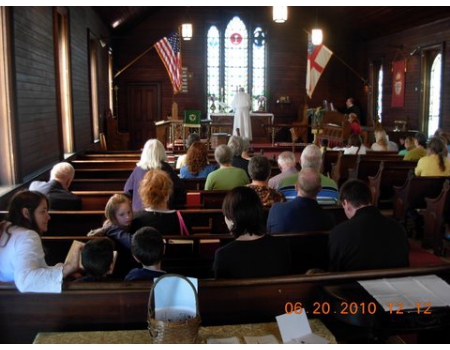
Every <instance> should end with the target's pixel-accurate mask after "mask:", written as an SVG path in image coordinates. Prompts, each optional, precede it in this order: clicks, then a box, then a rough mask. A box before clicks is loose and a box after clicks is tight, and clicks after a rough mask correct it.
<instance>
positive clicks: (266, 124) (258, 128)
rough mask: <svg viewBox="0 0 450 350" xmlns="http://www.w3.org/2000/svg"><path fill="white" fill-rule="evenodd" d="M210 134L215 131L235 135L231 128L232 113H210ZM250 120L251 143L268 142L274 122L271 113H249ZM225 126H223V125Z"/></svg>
mask: <svg viewBox="0 0 450 350" xmlns="http://www.w3.org/2000/svg"><path fill="white" fill-rule="evenodd" d="M210 119H211V125H210V134H213V133H216V132H226V133H229V134H231V135H235V134H236V131H235V130H232V129H233V120H234V114H233V113H211V114H210ZM250 121H251V125H252V135H253V140H252V142H253V143H270V142H272V135H271V133H272V131H271V125H272V124H273V122H274V115H273V114H272V113H258V112H251V113H250ZM224 126H225V127H224Z"/></svg>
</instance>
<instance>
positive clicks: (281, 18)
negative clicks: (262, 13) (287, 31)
mask: <svg viewBox="0 0 450 350" xmlns="http://www.w3.org/2000/svg"><path fill="white" fill-rule="evenodd" d="M287 18H288V8H287V6H273V21H274V22H276V23H284V22H286V21H287Z"/></svg>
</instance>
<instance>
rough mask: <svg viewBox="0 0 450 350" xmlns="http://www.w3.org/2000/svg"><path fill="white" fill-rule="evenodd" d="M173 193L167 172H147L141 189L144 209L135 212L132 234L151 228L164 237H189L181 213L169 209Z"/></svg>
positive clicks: (154, 170)
mask: <svg viewBox="0 0 450 350" xmlns="http://www.w3.org/2000/svg"><path fill="white" fill-rule="evenodd" d="M172 192H173V184H172V181H171V180H170V177H169V175H167V173H166V172H165V171H162V170H159V169H152V170H149V171H147V173H146V174H145V176H144V178H143V179H142V182H141V185H140V187H139V194H140V197H141V200H142V203H143V205H144V209H143V210H140V211H137V212H135V214H134V218H133V223H132V225H131V232H136V231H137V230H138V229H140V228H141V227H144V226H150V227H153V228H155V229H156V230H157V231H159V232H160V233H161V234H163V235H164V234H167V235H176V234H181V235H189V229H188V228H187V226H186V224H185V222H184V220H183V217H182V216H181V213H180V212H179V211H176V210H170V209H169V207H168V201H169V198H170V196H171V194H172Z"/></svg>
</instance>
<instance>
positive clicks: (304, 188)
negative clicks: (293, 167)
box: [296, 168, 322, 199]
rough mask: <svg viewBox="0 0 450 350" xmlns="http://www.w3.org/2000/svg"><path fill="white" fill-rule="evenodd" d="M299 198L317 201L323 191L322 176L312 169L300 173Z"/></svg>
mask: <svg viewBox="0 0 450 350" xmlns="http://www.w3.org/2000/svg"><path fill="white" fill-rule="evenodd" d="M296 187H297V196H299V197H307V198H313V199H315V198H316V197H317V194H318V193H319V191H320V190H321V189H322V185H321V182H320V174H319V172H318V171H317V170H315V169H312V168H304V169H302V170H300V172H299V173H298V179H297V184H296Z"/></svg>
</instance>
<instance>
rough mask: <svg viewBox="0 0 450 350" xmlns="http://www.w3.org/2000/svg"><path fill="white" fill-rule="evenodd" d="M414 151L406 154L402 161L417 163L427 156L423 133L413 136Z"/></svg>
mask: <svg viewBox="0 0 450 350" xmlns="http://www.w3.org/2000/svg"><path fill="white" fill-rule="evenodd" d="M414 145H415V146H416V147H415V148H414V149H412V150H411V151H409V152H408V153H406V155H405V156H404V157H403V160H412V161H414V160H415V161H417V160H419V159H420V158H422V157H424V156H426V155H427V149H426V148H427V138H426V136H425V134H424V133H422V132H418V133H416V134H415V135H414Z"/></svg>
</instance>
